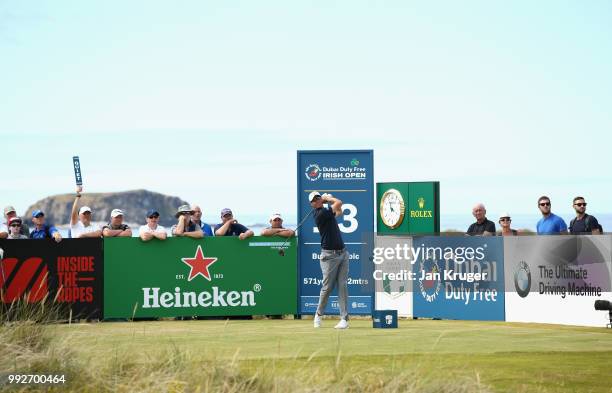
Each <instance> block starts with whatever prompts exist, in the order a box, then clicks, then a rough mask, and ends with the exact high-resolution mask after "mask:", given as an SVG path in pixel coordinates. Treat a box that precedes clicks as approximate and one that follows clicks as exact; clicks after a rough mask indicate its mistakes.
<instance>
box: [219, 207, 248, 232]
mask: <svg viewBox="0 0 612 393" xmlns="http://www.w3.org/2000/svg"><path fill="white" fill-rule="evenodd" d="M221 220H223V222H222V223H221V224H217V225H215V236H238V237H239V238H240V240H244V239H247V238H249V237H251V236H253V235H254V233H253V231H252V230H250V229H249V228H247V227H245V226H244V225H242V224H239V223H238V221H237V220H235V219H234V214H233V213H232V211H231V210H230V209H227V208H225V209H223V210H221Z"/></svg>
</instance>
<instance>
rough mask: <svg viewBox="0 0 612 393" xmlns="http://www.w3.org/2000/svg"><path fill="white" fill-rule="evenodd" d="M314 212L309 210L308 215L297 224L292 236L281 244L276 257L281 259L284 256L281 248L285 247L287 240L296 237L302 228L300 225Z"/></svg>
mask: <svg viewBox="0 0 612 393" xmlns="http://www.w3.org/2000/svg"><path fill="white" fill-rule="evenodd" d="M313 211H314V209H310V211H309V212H308V214H306V217H304V218H303V219H302V221H301V222H300V223H299V224H298V226H297V227H296V228H295V231H293V235H292V236H289V237H288V238H287V240H285V242H284V243H283V244H281V246H280V248H279V250H278V255H280V256H281V257H284V256H285V250H283V247H285V246H286V245H287V242H289V240H291V238H292V237H293V236H296V234H297V231H298V229H300V228H301V227H302V225H303V224H304V223H305V222H306V219H307V218H308V217H309V216H310V215H311V214H312V212H313Z"/></svg>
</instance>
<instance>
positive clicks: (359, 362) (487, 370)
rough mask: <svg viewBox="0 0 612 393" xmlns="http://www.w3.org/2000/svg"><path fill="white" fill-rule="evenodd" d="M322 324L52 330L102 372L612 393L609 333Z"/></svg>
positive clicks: (471, 325)
mask: <svg viewBox="0 0 612 393" xmlns="http://www.w3.org/2000/svg"><path fill="white" fill-rule="evenodd" d="M323 322H324V324H323V328H321V329H318V330H317V329H313V328H312V321H311V320H255V321H235V320H230V321H221V320H219V321H158V322H113V323H93V324H72V325H54V326H50V327H49V329H52V330H54V337H56V339H58V340H62V339H66V341H67V342H70V344H71V347H72V348H73V352H74V356H76V357H77V358H79V360H81V361H85V362H87V363H88V364H89V366H90V367H94V368H98V367H99V368H105V367H107V366H106V365H105V364H106V363H108V362H109V361H110V360H112V359H113V358H124V357H129V358H130V361H131V362H136V363H141V362H142V363H146V362H150V361H152V359H156V358H159V357H163V356H166V355H167V354H168V353H169V352H174V353H181V354H183V357H184V358H187V359H189V362H191V363H194V362H195V363H197V362H198V361H204V360H205V359H216V360H218V361H221V362H222V363H225V362H228V363H229V362H231V363H232V364H237V365H238V367H239V369H240V370H241V371H243V372H257V370H260V369H261V368H262V366H264V368H265V369H266V370H268V371H269V370H273V373H274V375H275V376H276V377H279V376H280V377H287V378H292V379H293V380H294V381H295V383H296V384H297V385H296V387H300V388H304V389H306V388H308V386H307V385H304V384H308V383H312V379H313V378H312V377H313V375H316V376H317V380H318V381H319V382H318V383H319V384H320V386H328V388H329V387H333V386H334V385H333V383H336V382H339V381H350V380H351V379H352V378H353V379H354V378H355V377H357V382H355V383H360V382H359V381H362V382H363V381H366V380H368V379H372V378H374V379H376V378H380V379H381V380H385V381H388V380H390V379H391V380H392V379H393V377H394V376H397V375H412V376H413V378H414V379H423V380H424V381H425V380H427V381H430V382H431V381H439V380H443V381H446V382H448V383H450V384H453V383H457V384H460V383H462V382H461V381H470V383H471V384H476V385H478V386H482V389H483V391H487V389H489V390H491V391H499V392H515V391H519V392H522V391H524V392H531V391H538V392H559V391H563V392H611V391H612V373H611V372H610V364H612V330H610V329H607V330H606V329H604V328H584V327H568V326H558V325H539V324H517V323H504V322H466V321H432V320H402V321H400V328H399V329H373V328H372V327H371V325H372V322H371V321H369V320H353V321H351V328H350V329H348V330H346V331H337V330H334V329H333V325H334V324H335V321H334V320H324V321H323ZM309 381H310V382H309ZM300 383H303V384H302V385H300ZM328 384H329V385H328ZM346 388H348V387H347V386H342V389H346ZM331 390H333V388H332V389H331ZM353 390H355V391H359V390H360V389H359V387H358V386H357V387H356V388H355V389H353ZM415 391H420V390H418V389H417V390H415ZM424 391H429V390H427V389H424ZM457 391H459V390H457ZM466 391H472V390H466Z"/></svg>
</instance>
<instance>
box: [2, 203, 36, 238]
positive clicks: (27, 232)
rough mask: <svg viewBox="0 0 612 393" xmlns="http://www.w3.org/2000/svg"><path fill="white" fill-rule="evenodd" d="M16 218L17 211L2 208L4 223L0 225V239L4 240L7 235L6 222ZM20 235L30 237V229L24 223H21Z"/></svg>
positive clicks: (8, 207) (10, 207) (10, 208)
mask: <svg viewBox="0 0 612 393" xmlns="http://www.w3.org/2000/svg"><path fill="white" fill-rule="evenodd" d="M13 217H17V211H16V210H15V208H14V207H13V206H7V207H5V208H4V218H5V219H6V221H5V222H4V223H2V224H0V239H6V238H7V237H8V235H9V228H8V222H9V220H10V219H11V218H13ZM20 233H21V234H22V235H26V236H30V228H28V226H27V225H25V224H24V223H21V228H20Z"/></svg>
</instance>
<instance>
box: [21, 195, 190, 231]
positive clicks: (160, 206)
mask: <svg viewBox="0 0 612 393" xmlns="http://www.w3.org/2000/svg"><path fill="white" fill-rule="evenodd" d="M74 196H75V194H74V193H72V194H60V195H53V196H50V197H47V198H44V199H42V200H40V201H38V202H36V203H34V204H33V205H32V206H30V207H29V208H28V210H27V211H26V214H25V216H24V217H25V218H26V220H27V221H30V218H31V217H32V212H33V211H34V210H36V209H40V210H42V211H43V212H44V213H45V217H47V222H50V223H53V224H56V225H63V224H69V223H70V211H71V210H72V203H73V202H74ZM187 204H188V202H186V201H184V200H182V199H181V198H178V197H174V196H168V195H164V194H160V193H157V192H151V191H147V190H134V191H124V192H107V193H84V194H83V196H82V197H81V199H80V201H79V207H81V206H84V205H87V206H89V207H90V208H91V209H92V210H93V215H92V221H104V222H108V221H109V220H110V213H111V211H112V210H113V209H121V210H123V212H124V213H125V216H124V221H125V222H129V223H141V224H144V223H145V213H146V211H147V210H149V209H151V208H154V209H157V211H159V214H160V217H159V223H160V224H161V225H163V226H171V225H173V224H175V223H176V219H175V218H174V214H175V213H176V210H177V208H178V207H179V206H180V205H187Z"/></svg>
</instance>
